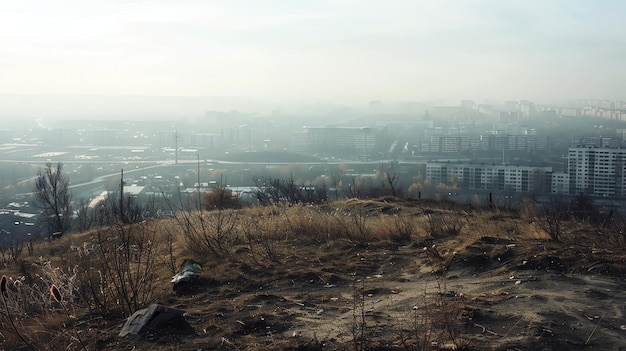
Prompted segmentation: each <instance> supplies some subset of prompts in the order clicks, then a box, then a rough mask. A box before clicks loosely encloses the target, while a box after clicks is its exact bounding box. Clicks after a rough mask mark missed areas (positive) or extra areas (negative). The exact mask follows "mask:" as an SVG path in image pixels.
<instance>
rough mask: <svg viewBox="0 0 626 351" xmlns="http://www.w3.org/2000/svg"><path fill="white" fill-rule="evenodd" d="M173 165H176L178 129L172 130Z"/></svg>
mask: <svg viewBox="0 0 626 351" xmlns="http://www.w3.org/2000/svg"><path fill="white" fill-rule="evenodd" d="M174 164H178V129H174Z"/></svg>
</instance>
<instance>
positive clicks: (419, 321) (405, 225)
mask: <svg viewBox="0 0 626 351" xmlns="http://www.w3.org/2000/svg"><path fill="white" fill-rule="evenodd" d="M222 215H224V216H226V218H222V219H224V220H225V221H226V222H222V223H223V224H224V226H223V227H222V229H223V230H222V231H220V230H216V228H215V226H216V223H219V221H220V217H219V216H220V215H219V214H216V213H215V211H211V212H202V213H198V212H196V213H183V214H181V215H180V216H181V217H179V218H177V219H161V220H154V221H145V222H142V223H137V224H134V225H125V226H121V225H114V226H111V227H106V228H98V229H94V230H92V231H90V232H86V233H81V234H76V235H70V236H65V237H62V238H60V239H59V240H54V241H42V242H39V243H36V244H35V245H34V247H33V251H32V254H31V255H30V256H22V258H20V259H19V260H7V261H4V262H3V272H4V274H6V275H7V276H9V277H11V279H10V280H9V282H10V287H11V290H10V291H9V292H8V293H7V295H6V298H5V299H4V302H5V304H4V310H5V312H9V314H10V315H11V316H13V317H12V318H13V319H12V320H13V321H14V322H15V328H13V327H11V326H10V324H11V323H10V320H9V319H7V318H9V317H7V314H6V313H3V314H2V315H0V323H1V330H2V331H1V333H2V337H3V338H4V341H2V340H0V342H1V343H0V345H1V346H2V347H3V348H5V349H12V350H19V349H42V350H44V349H67V350H79V349H85V348H86V349H90V350H96V349H108V348H110V347H117V348H118V349H122V348H123V347H124V345H117V346H115V345H116V344H115V342H113V341H111V338H113V336H112V335H113V334H114V332H113V333H111V332H109V333H108V334H107V332H102V329H105V330H106V329H107V328H110V326H111V325H118V326H119V323H120V322H121V321H122V320H123V318H124V317H126V316H128V315H129V314H130V313H132V312H133V311H134V310H136V309H138V308H142V307H145V306H146V305H148V304H149V303H151V302H162V303H171V304H175V305H182V306H188V307H190V308H189V311H190V312H189V316H190V318H191V319H192V321H195V322H196V330H202V332H201V334H206V335H208V336H210V337H212V338H216V339H213V340H217V341H215V342H213V343H208V344H207V343H203V342H200V341H197V344H196V345H195V346H197V347H196V348H202V347H212V348H221V349H240V350H245V349H255V348H261V349H276V350H281V349H289V348H297V347H301V346H303V345H309V346H311V345H318V346H320V345H321V344H322V343H323V342H324V341H322V340H318V339H316V340H307V341H306V342H305V340H301V339H293V340H289V339H284V338H280V337H279V335H280V334H281V333H279V332H277V331H273V332H272V333H271V334H267V330H265V328H266V327H267V326H270V323H269V320H270V319H271V318H274V319H275V320H273V324H271V326H272V327H273V328H282V325H281V324H280V323H279V322H278V321H279V320H281V318H282V319H284V320H285V322H284V323H287V321H289V320H290V319H292V318H294V317H293V314H290V313H293V312H289V311H292V308H293V306H299V305H295V302H293V301H288V302H286V301H284V298H282V299H283V300H280V299H281V298H280V297H279V298H277V300H272V301H278V302H275V303H274V305H276V304H277V305H278V306H282V307H280V308H278V309H274V310H272V311H265V309H264V307H263V306H264V302H263V301H264V300H260V301H253V302H250V301H248V302H245V303H244V302H243V301H238V300H237V299H236V297H238V296H240V292H241V291H253V292H256V293H257V296H258V293H259V292H262V291H263V289H264V288H265V287H267V286H273V285H276V284H278V283H277V282H276V280H277V279H278V277H281V279H283V280H284V281H285V282H287V283H282V284H287V285H283V286H282V287H281V288H282V289H296V290H297V291H303V292H304V291H306V287H307V286H310V285H318V284H319V285H321V286H328V287H332V286H335V285H336V284H342V283H343V284H352V283H350V282H353V281H355V280H356V279H359V278H363V279H365V277H371V276H372V275H377V274H379V273H380V272H382V271H385V273H384V274H389V275H391V274H393V275H394V276H397V277H398V278H397V279H401V278H402V276H403V274H405V272H401V271H393V270H392V268H390V267H394V266H392V264H396V265H397V264H398V262H405V263H406V262H410V261H411V260H413V258H412V257H418V258H419V260H420V261H419V262H420V264H427V265H428V269H427V271H429V272H435V273H437V274H440V275H443V274H444V273H445V272H446V271H447V270H448V269H449V268H450V267H451V266H452V265H455V264H465V265H467V264H474V263H475V269H482V268H480V267H486V266H487V265H488V264H498V261H500V260H501V261H502V262H506V258H507V255H510V254H512V253H511V252H507V250H509V246H506V245H499V246H498V245H495V246H494V245H491V244H490V242H489V240H491V239H485V238H496V239H497V240H506V242H507V243H509V242H510V243H514V244H517V245H518V246H517V247H515V249H511V250H517V251H516V252H515V253H516V254H519V252H521V250H522V249H521V246H522V245H521V244H522V243H524V242H531V243H534V242H541V243H542V245H544V246H545V248H542V249H543V250H544V251H545V252H547V253H550V254H551V255H553V254H554V252H557V250H559V248H560V247H561V246H562V244H559V245H561V246H558V245H556V244H555V243H553V242H551V241H550V236H549V235H548V234H547V233H546V232H545V230H544V229H542V228H541V226H539V225H537V224H536V222H535V221H534V219H535V220H536V213H534V212H533V211H532V210H531V208H530V207H522V210H520V211H519V212H513V211H508V210H506V211H505V210H502V209H495V210H476V209H469V208H468V207H467V206H461V205H456V204H453V203H449V202H443V203H441V204H439V203H437V202H433V201H432V200H429V201H428V202H419V201H414V202H403V201H398V202H392V200H391V199H381V200H354V199H353V200H348V201H344V202H339V203H331V204H326V205H323V206H309V205H293V206H268V207H255V208H246V209H241V210H236V211H231V210H227V211H226V212H224V213H222ZM564 225H565V227H564V230H565V231H566V232H568V233H573V234H568V236H564V237H563V240H569V241H568V242H571V243H575V244H576V245H583V244H584V243H587V242H589V243H591V242H592V240H593V238H592V237H591V236H586V235H585V230H587V229H586V228H588V227H585V226H586V225H587V224H580V223H576V222H567V223H565V224H564ZM620 230H623V229H622V228H621V227H619V228H617V229H611V228H607V229H606V230H605V231H606V233H607V235H608V236H609V237H611V238H614V242H622V240H623V237H624V236H623V234H620V233H622V232H620ZM574 233H575V234H574ZM190 238H191V239H190ZM581 238H582V239H581ZM494 240H495V239H494ZM553 244H555V245H554V246H552V245H553ZM602 245H605V243H601V242H593V247H594V248H596V249H608V248H609V247H608V246H607V247H603V246H602ZM510 247H511V248H513V247H514V246H510ZM613 248H614V247H613ZM400 250H407V252H408V256H403V255H400V254H398V253H397V252H398V251H400ZM471 250H484V255H482V256H481V257H480V260H476V257H471V254H468V252H470V251H471ZM587 252H588V255H589V257H587V258H586V259H587V260H592V259H593V258H594V257H595V258H597V257H599V256H598V255H600V254H599V253H594V251H593V250H591V249H589V250H588V251H585V253H587ZM596 252H601V251H598V250H597V251H596ZM461 253H463V254H461ZM481 254H482V253H481ZM522 254H523V252H522ZM603 254H604V255H605V256H602V257H603V258H606V255H607V254H606V253H605V252H604V253H603ZM463 255H465V256H463ZM563 255H564V256H563V257H569V256H567V255H568V254H567V252H565V251H563ZM594 255H595V256H594ZM536 256H537V255H536ZM407 257H410V259H409V258H407ZM537 257H538V258H537V260H539V259H541V256H540V255H539V256H537ZM187 258H192V259H195V260H197V261H199V262H200V263H201V264H202V265H203V267H204V272H203V273H202V275H201V276H202V278H201V279H202V280H201V284H202V291H197V292H194V294H195V293H198V294H200V293H201V294H205V295H207V296H209V298H208V301H211V297H210V296H220V299H221V300H220V304H218V305H213V304H211V305H208V306H204V307H200V306H196V307H193V306H195V302H194V300H193V299H192V298H190V297H185V296H183V297H179V298H176V299H174V298H173V297H172V295H171V292H170V284H169V277H171V276H172V275H173V274H174V273H175V272H176V271H177V270H178V269H179V266H180V264H181V263H182V262H183V261H184V260H185V259H187ZM461 259H466V260H469V261H460V260H461ZM472 260H474V261H472ZM572 260H574V256H572ZM468 262H469V263H468ZM383 267H386V268H383ZM407 267H410V266H408V265H407ZM388 270H392V271H391V272H390V273H387V271H388ZM437 284H438V285H437V286H438V288H439V290H440V291H438V294H439V295H441V296H444V297H445V296H446V295H445V293H446V288H445V282H443V281H440V282H438V283H437ZM53 285H54V286H55V287H56V288H57V289H58V291H59V293H60V294H61V296H62V297H63V298H62V303H59V302H57V301H55V300H54V299H53V298H51V297H50V293H49V291H50V288H51V287H52V286H53ZM358 291H360V293H361V295H360V296H359V295H358V294H356V295H354V296H352V297H350V296H347V297H346V301H348V302H345V301H344V303H343V305H342V304H341V300H339V301H335V300H330V297H328V296H325V295H323V294H320V295H315V294H307V293H302V295H301V296H300V298H299V300H298V301H304V302H298V303H301V304H303V305H304V307H302V308H303V309H305V308H306V307H307V306H315V304H320V305H321V304H322V303H323V304H325V306H327V307H325V308H331V309H336V310H337V311H344V310H345V309H349V308H350V306H349V305H350V303H351V304H352V312H359V311H356V309H357V308H366V307H367V306H366V305H365V304H364V303H361V304H360V305H359V304H358V303H357V302H358V301H357V298H360V299H364V298H367V294H368V292H367V291H366V289H361V290H358ZM363 294H365V295H363ZM425 296H426V295H424V298H423V299H422V300H421V301H420V302H419V303H418V304H416V306H417V309H419V310H420V311H430V312H431V313H429V314H428V315H425V314H420V315H419V316H417V315H415V314H414V313H411V312H409V313H406V314H404V315H403V317H402V318H403V320H402V323H401V324H402V328H401V330H398V329H396V330H395V331H390V332H389V333H388V334H387V335H385V336H384V337H383V336H381V335H379V334H376V333H378V331H376V333H374V334H372V335H368V338H361V339H360V340H361V341H360V343H358V345H359V346H358V347H361V346H363V347H364V348H365V346H368V345H364V344H363V343H365V342H366V341H367V342H371V343H372V344H374V343H376V342H378V341H380V340H387V339H385V338H389V337H390V336H389V335H391V334H394V332H397V333H396V335H397V336H398V335H400V334H402V335H403V336H402V338H401V339H402V342H399V341H398V340H396V341H394V342H395V343H396V345H404V347H405V348H406V349H423V347H426V344H427V343H426V342H425V339H424V338H425V337H426V336H429V337H430V338H431V339H432V338H433V337H434V336H437V338H436V339H437V340H438V342H440V343H442V344H444V343H453V344H455V345H456V346H455V347H460V346H461V345H465V344H464V342H465V341H464V339H463V338H462V337H461V335H460V333H461V331H462V328H461V327H460V326H459V325H458V323H459V321H460V320H462V319H463V318H464V317H463V316H462V313H463V308H462V307H463V304H464V301H463V299H462V298H457V297H455V298H448V297H446V298H444V297H440V296H439V297H438V295H433V296H434V297H433V296H430V295H429V296H428V298H426V297H425ZM265 298H267V299H274V297H272V296H269V295H268V296H266V297H265ZM215 299H217V297H215ZM350 299H352V300H350ZM322 301H323V302H322ZM242 303H244V304H243V305H242ZM259 306H261V307H259ZM359 306H360V307H359ZM194 308H195V309H196V310H194ZM281 308H282V310H281ZM311 308H313V312H311V313H314V311H315V308H314V307H311ZM194 311H195V312H194ZM230 311H237V312H238V313H239V314H238V316H239V317H237V318H243V317H242V316H248V317H247V319H238V320H237V319H228V318H227V317H226V316H227V315H229V314H230ZM305 311H306V312H307V313H308V312H310V311H309V310H306V309H305ZM283 312H284V313H283ZM361 312H362V311H361ZM437 315H438V316H446V317H445V318H436V317H435V316H437ZM16 316H20V317H19V318H17V317H16ZM260 316H263V317H264V318H266V320H265V321H264V322H263V323H261V322H260V321H259V320H260ZM272 316H273V317H272ZM355 316H356V317H358V318H368V320H369V318H370V317H369V316H367V317H366V316H365V315H364V314H363V315H362V314H359V313H357V314H356V315H355ZM356 317H355V318H356ZM418 317H419V318H418ZM194 318H195V319H194ZM358 318H356V319H355V320H358ZM446 320H447V321H448V322H446ZM362 322H363V323H365V319H363V320H362ZM368 323H369V322H368ZM362 327H365V326H362ZM198 328H199V329H198ZM261 329H263V330H261ZM98 330H100V331H98ZM374 330H377V329H374ZM365 332H368V331H367V330H366V329H362V330H361V331H360V332H359V333H357V334H359V337H361V336H362V335H363V333H365ZM320 333H321V332H320ZM20 334H23V335H26V336H27V337H26V342H24V340H21V339H20V337H19V335H20ZM77 335H80V338H78V337H77ZM268 335H271V336H268ZM316 335H317V336H319V335H320V334H316ZM355 335H356V334H355ZM317 336H316V338H317ZM79 339H81V340H83V342H82V343H81V342H80V341H79ZM376 340H378V341H376ZM352 341H354V340H352ZM431 341H432V340H431ZM179 342H182V341H181V340H170V341H167V342H165V341H164V342H162V343H161V344H158V345H155V346H154V347H153V348H154V349H168V348H172V349H176V348H177V346H176V345H178V343H179ZM137 343H140V341H137ZM163 343H165V344H163ZM326 343H327V345H330V344H333V345H335V346H337V345H343V346H341V347H339V346H337V348H342V347H348V346H346V345H357V344H354V343H348V344H344V343H340V342H339V341H338V340H334V341H332V340H327V341H326ZM29 344H30V345H33V346H29ZM417 345H423V347H422V346H420V347H418V346H417ZM144 346H145V345H144ZM311 347H312V346H311ZM320 347H321V346H320Z"/></svg>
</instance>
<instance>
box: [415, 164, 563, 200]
mask: <svg viewBox="0 0 626 351" xmlns="http://www.w3.org/2000/svg"><path fill="white" fill-rule="evenodd" d="M426 179H428V180H430V181H431V182H432V183H433V184H440V183H444V184H447V185H452V184H456V185H457V186H458V187H459V188H460V189H476V190H500V191H506V190H510V191H515V192H536V193H544V192H547V191H549V188H550V187H551V179H552V168H551V167H532V166H513V165H484V164H471V163H470V164H468V163H427V164H426Z"/></svg>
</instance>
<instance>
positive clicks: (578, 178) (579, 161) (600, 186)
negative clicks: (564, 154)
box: [568, 146, 626, 196]
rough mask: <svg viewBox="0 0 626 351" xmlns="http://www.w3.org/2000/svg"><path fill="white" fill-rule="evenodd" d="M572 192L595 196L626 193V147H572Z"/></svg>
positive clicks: (570, 167)
mask: <svg viewBox="0 0 626 351" xmlns="http://www.w3.org/2000/svg"><path fill="white" fill-rule="evenodd" d="M568 173H569V193H570V194H580V193H585V194H590V195H593V196H624V195H626V177H625V176H624V175H625V174H626V149H622V148H607V147H593V146H586V147H585V146H576V147H570V148H569V153H568Z"/></svg>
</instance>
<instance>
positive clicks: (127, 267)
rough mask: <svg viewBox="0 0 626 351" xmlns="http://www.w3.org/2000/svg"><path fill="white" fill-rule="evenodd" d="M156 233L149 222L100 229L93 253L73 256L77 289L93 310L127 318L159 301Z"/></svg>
mask: <svg viewBox="0 0 626 351" xmlns="http://www.w3.org/2000/svg"><path fill="white" fill-rule="evenodd" d="M155 231H156V229H155V228H154V226H153V225H152V224H151V223H150V222H142V223H138V224H135V225H123V224H121V223H120V224H118V225H114V226H112V227H109V228H100V229H98V230H97V231H96V233H95V238H94V241H95V242H94V246H93V248H92V249H86V250H83V251H77V252H75V253H74V257H72V260H71V261H73V262H74V263H75V265H76V266H75V270H76V271H77V272H76V275H77V278H76V285H77V288H78V291H79V292H80V295H81V297H82V298H83V299H84V301H85V302H86V303H87V305H88V307H89V308H90V309H91V310H98V311H99V312H100V313H101V314H102V315H104V316H114V317H127V316H129V315H131V314H132V313H133V312H135V311H136V310H138V309H140V308H143V307H145V306H147V305H149V304H150V303H152V302H154V301H155V300H156V298H157V297H158V296H157V294H156V293H155V289H154V287H155V283H156V281H157V278H158V277H157V267H156V263H157V256H158V252H159V250H160V248H161V245H162V243H161V242H159V241H155V240H153V239H154V237H155Z"/></svg>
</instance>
